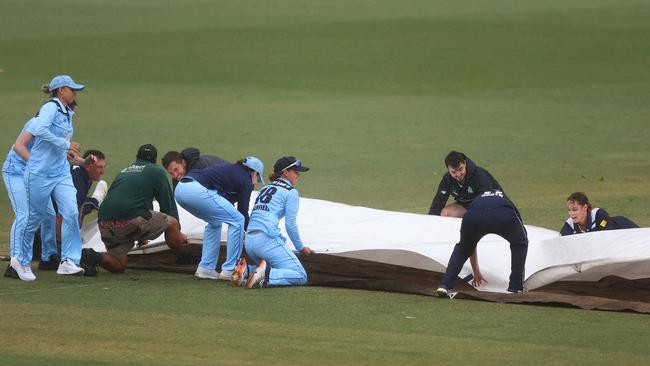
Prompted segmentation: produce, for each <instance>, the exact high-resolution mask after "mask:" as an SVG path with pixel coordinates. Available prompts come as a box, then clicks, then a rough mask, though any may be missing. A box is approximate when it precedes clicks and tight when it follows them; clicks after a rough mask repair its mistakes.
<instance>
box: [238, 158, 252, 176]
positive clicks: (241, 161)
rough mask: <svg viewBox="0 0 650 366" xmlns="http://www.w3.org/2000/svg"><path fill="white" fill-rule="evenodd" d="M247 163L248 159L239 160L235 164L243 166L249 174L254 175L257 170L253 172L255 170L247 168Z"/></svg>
mask: <svg viewBox="0 0 650 366" xmlns="http://www.w3.org/2000/svg"><path fill="white" fill-rule="evenodd" d="M245 161H246V158H243V159H239V160H237V161H236V162H235V164H237V165H241V166H243V167H244V169H246V171H247V172H249V173H253V172H254V171H255V170H253V169H251V168H249V167H247V166H246V165H244V162H245Z"/></svg>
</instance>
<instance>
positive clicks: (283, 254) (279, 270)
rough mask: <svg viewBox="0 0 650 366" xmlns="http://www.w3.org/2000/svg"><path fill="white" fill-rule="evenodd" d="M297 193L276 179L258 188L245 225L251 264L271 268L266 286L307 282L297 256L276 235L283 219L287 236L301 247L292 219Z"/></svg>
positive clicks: (285, 181)
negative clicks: (258, 191) (261, 262)
mask: <svg viewBox="0 0 650 366" xmlns="http://www.w3.org/2000/svg"><path fill="white" fill-rule="evenodd" d="M299 200H300V198H299V196H298V191H297V190H296V189H295V188H294V187H293V186H292V185H291V183H290V182H289V181H287V180H285V179H282V178H279V179H277V180H275V181H274V182H272V183H270V184H267V185H266V186H264V188H262V190H261V191H260V193H259V195H258V196H257V199H256V200H255V205H254V206H253V212H252V214H251V218H250V221H249V222H248V231H247V233H246V244H245V247H246V253H247V254H248V255H249V256H250V257H251V259H253V260H254V261H255V262H257V263H259V261H260V260H262V259H264V260H266V262H267V265H269V266H270V267H271V270H270V272H269V277H268V279H267V281H268V284H269V286H295V285H304V284H306V283H307V273H306V272H305V269H304V268H303V266H302V264H301V263H300V260H298V257H296V255H295V254H294V253H293V251H292V250H291V249H290V248H289V245H288V244H287V243H286V238H284V237H283V236H282V235H281V234H280V228H279V226H278V225H279V222H280V219H282V217H284V221H285V228H286V230H287V234H288V235H289V238H291V241H292V242H293V245H294V246H295V247H296V250H298V251H300V250H302V248H303V243H302V240H301V239H300V234H299V232H298V225H297V223H296V218H297V216H298V205H299Z"/></svg>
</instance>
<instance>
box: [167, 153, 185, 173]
mask: <svg viewBox="0 0 650 366" xmlns="http://www.w3.org/2000/svg"><path fill="white" fill-rule="evenodd" d="M183 159H185V158H183V154H181V153H179V152H178V151H167V153H166V154H165V156H163V158H162V165H163V167H164V168H165V169H167V167H168V166H169V164H171V163H172V161H175V162H177V163H179V164H180V163H181V162H182V161H183Z"/></svg>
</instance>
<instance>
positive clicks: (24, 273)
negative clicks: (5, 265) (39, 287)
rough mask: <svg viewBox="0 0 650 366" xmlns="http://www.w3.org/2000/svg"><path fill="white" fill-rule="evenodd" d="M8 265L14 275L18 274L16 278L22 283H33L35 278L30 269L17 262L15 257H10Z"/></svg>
mask: <svg viewBox="0 0 650 366" xmlns="http://www.w3.org/2000/svg"><path fill="white" fill-rule="evenodd" d="M9 265H10V266H11V268H13V269H14V270H15V271H16V273H18V278H20V279H21V280H23V281H34V280H35V279H36V276H34V273H33V272H32V267H30V266H23V265H22V264H20V262H18V258H16V257H11V261H10V262H9Z"/></svg>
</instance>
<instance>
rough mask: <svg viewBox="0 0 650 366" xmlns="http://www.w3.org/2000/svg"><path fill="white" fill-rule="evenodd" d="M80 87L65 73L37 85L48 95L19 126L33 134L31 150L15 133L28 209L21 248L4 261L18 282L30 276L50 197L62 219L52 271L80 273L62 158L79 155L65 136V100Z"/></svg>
mask: <svg viewBox="0 0 650 366" xmlns="http://www.w3.org/2000/svg"><path fill="white" fill-rule="evenodd" d="M83 89H84V86H83V85H81V84H77V83H75V82H74V80H72V78H71V77H70V76H68V75H59V76H55V77H54V78H53V79H52V81H50V83H49V84H48V85H45V86H44V87H43V91H44V92H45V93H47V94H49V95H50V96H51V99H50V100H49V101H47V102H46V103H45V104H43V105H42V106H41V109H40V110H39V112H38V113H37V114H36V116H35V117H34V120H33V121H32V123H31V124H30V125H29V126H28V127H27V128H26V129H25V131H26V132H28V133H29V134H30V135H31V136H33V140H34V143H33V145H32V147H31V151H30V152H29V154H28V155H25V152H24V151H23V150H22V148H21V146H22V145H23V144H22V143H23V141H21V138H19V139H18V141H16V144H15V146H14V149H15V150H16V152H17V153H18V154H19V155H20V156H21V158H23V159H24V160H26V161H27V165H26V167H25V174H24V177H23V179H24V184H25V192H26V193H25V194H26V198H27V207H28V213H27V220H26V224H25V226H24V228H23V231H22V233H21V235H20V236H21V237H22V245H21V248H20V249H19V250H18V251H17V253H16V254H17V255H16V256H14V257H12V258H11V262H10V264H11V267H13V268H14V270H16V272H18V275H19V277H20V279H22V280H24V281H33V280H35V279H36V276H34V274H33V273H32V272H31V269H30V264H31V260H32V248H33V242H34V233H35V232H36V229H38V227H39V226H40V225H41V222H42V221H43V218H44V216H45V215H46V211H47V208H48V201H49V200H51V199H54V201H55V203H56V205H57V208H58V211H59V214H60V215H61V217H62V219H63V220H62V225H61V263H60V264H59V268H58V269H57V274H60V275H75V274H83V269H82V268H81V267H79V266H78V264H79V260H80V258H81V234H80V232H79V224H78V221H77V220H78V215H79V212H78V209H77V198H76V189H75V187H74V185H73V183H72V177H71V175H70V164H69V162H68V159H69V158H73V157H74V158H76V157H77V156H78V155H79V149H80V145H79V144H78V143H76V142H71V141H70V139H71V138H72V133H73V127H72V117H73V114H74V113H73V111H72V107H71V105H74V103H75V99H76V96H77V92H78V91H81V90H83ZM91 159H92V158H91Z"/></svg>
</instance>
